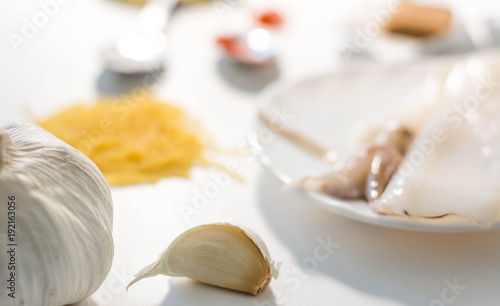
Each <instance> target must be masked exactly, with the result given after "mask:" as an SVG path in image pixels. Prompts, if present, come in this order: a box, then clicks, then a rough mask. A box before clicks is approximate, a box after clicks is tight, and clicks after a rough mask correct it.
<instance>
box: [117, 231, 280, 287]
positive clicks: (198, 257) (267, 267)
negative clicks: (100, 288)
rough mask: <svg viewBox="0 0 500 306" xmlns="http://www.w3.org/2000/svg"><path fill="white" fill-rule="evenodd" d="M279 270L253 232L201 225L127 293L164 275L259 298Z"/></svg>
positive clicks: (141, 273)
mask: <svg viewBox="0 0 500 306" xmlns="http://www.w3.org/2000/svg"><path fill="white" fill-rule="evenodd" d="M279 266H280V263H278V264H275V263H274V261H272V260H271V258H270V256H269V252H268V250H267V247H266V245H265V244H264V242H263V241H262V239H261V238H260V237H259V236H258V235H256V234H255V233H253V232H252V231H250V230H248V229H243V228H241V227H238V226H234V225H231V224H228V223H216V224H208V225H201V226H197V227H194V228H192V229H190V230H187V231H186V232H184V233H183V234H181V235H180V236H179V237H177V238H176V239H175V240H174V242H172V244H171V245H170V246H169V247H168V248H167V249H166V250H165V251H164V252H163V253H162V254H161V255H160V257H159V259H158V260H157V261H156V262H154V263H152V264H150V265H148V266H146V267H145V268H143V269H142V270H141V271H139V273H137V275H136V279H134V280H133V281H132V282H130V284H129V285H128V286H127V289H128V287H130V286H131V285H133V284H134V283H136V282H137V281H139V280H141V279H144V278H148V277H152V276H156V275H158V274H164V275H169V276H182V277H188V278H191V279H193V280H196V281H199V282H202V283H206V284H210V285H213V286H217V287H222V288H227V289H231V290H236V291H242V292H247V293H250V294H254V295H257V294H259V293H260V292H261V291H262V290H264V289H265V288H266V287H267V285H268V284H269V282H270V281H271V278H273V277H274V278H277V277H278V274H279V272H278V269H279Z"/></svg>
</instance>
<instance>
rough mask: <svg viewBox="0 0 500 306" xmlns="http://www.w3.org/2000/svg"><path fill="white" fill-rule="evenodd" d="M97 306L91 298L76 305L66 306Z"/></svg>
mask: <svg viewBox="0 0 500 306" xmlns="http://www.w3.org/2000/svg"><path fill="white" fill-rule="evenodd" d="M98 305H99V304H97V303H96V302H95V301H94V300H93V299H92V297H89V298H87V299H85V300H83V301H81V302H80V303H76V304H70V305H68V306H98Z"/></svg>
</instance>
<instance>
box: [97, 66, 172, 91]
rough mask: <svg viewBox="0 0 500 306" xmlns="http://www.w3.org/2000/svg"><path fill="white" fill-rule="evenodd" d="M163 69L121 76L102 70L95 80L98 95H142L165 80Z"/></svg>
mask: <svg viewBox="0 0 500 306" xmlns="http://www.w3.org/2000/svg"><path fill="white" fill-rule="evenodd" d="M166 74H167V72H166V71H165V70H164V69H160V70H154V71H151V72H148V73H134V74H123V73H116V72H113V71H110V70H107V69H105V70H103V71H102V72H101V74H99V76H98V77H97V80H96V89H97V92H98V93H99V94H100V95H104V96H120V95H123V94H129V93H132V94H136V95H140V94H143V92H142V91H145V90H152V89H154V88H156V87H158V86H159V85H160V84H161V82H162V81H163V80H164V79H165V78H166Z"/></svg>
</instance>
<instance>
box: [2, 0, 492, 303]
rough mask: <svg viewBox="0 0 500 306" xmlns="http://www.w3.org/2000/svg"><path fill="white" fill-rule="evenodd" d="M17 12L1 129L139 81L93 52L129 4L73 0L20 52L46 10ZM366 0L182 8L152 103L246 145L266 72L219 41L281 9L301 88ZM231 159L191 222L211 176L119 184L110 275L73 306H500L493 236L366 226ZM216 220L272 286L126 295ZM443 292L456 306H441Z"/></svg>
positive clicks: (284, 74)
mask: <svg viewBox="0 0 500 306" xmlns="http://www.w3.org/2000/svg"><path fill="white" fill-rule="evenodd" d="M20 2H21V1H15V0H8V1H7V0H6V1H2V3H1V4H0V88H1V94H2V97H1V100H0V120H18V119H22V120H27V119H28V120H33V119H36V118H41V117H43V116H46V115H48V114H50V113H52V112H54V111H57V110H59V109H61V108H62V107H64V106H66V105H70V104H72V103H75V102H78V101H90V100H92V99H94V98H95V97H97V96H98V95H99V92H104V93H106V92H109V90H111V89H115V88H116V87H119V86H118V85H119V84H122V85H123V84H124V83H123V82H125V83H127V84H133V83H134V81H136V79H133V78H132V79H131V78H125V79H123V78H122V79H119V80H118V79H117V78H116V76H113V75H112V74H110V73H108V72H105V71H104V70H103V69H104V66H103V64H102V61H101V58H100V55H99V52H100V50H102V49H103V48H104V47H105V46H106V45H108V44H109V43H110V42H111V41H112V40H113V38H114V37H116V35H117V34H118V33H119V32H120V30H122V29H125V28H127V27H130V26H131V25H132V24H133V20H134V17H135V15H136V14H137V8H136V7H133V6H132V7H131V6H127V5H124V4H121V3H118V2H112V1H105V0H87V1H77V0H69V1H67V3H66V4H64V5H61V6H60V11H59V12H58V13H57V14H56V15H55V16H54V17H51V18H50V20H49V21H48V22H47V24H46V25H44V26H43V27H41V28H40V29H39V31H38V33H36V35H34V37H33V38H30V39H29V41H28V42H27V43H26V44H23V45H21V46H20V47H19V50H18V51H16V50H14V48H13V47H12V46H11V45H10V44H9V40H8V33H20V31H21V28H22V26H23V22H24V21H23V18H28V19H31V18H32V17H33V16H34V14H36V12H38V11H40V7H39V5H38V4H37V3H36V2H27V3H25V2H24V1H23V2H22V3H20ZM481 2H484V4H485V6H479V5H478V3H481ZM362 3H363V1H338V2H337V1H335V2H334V1H320V0H316V1H298V0H294V1H281V2H275V1H273V2H271V1H260V2H251V1H244V0H241V1H236V0H231V1H230V0H226V1H218V2H215V4H214V3H206V4H203V5H196V6H184V7H181V8H180V9H178V10H177V11H176V12H175V14H174V16H173V18H172V20H171V23H170V24H169V26H168V29H167V31H166V33H167V35H168V39H169V54H168V61H167V64H168V65H167V69H166V73H165V77H164V79H163V80H162V81H161V82H160V84H158V86H157V87H156V88H155V94H156V95H157V96H158V97H160V98H162V99H165V100H169V101H172V103H176V104H181V105H182V106H183V107H185V108H187V109H189V110H190V111H191V112H192V113H193V114H195V115H197V116H198V117H200V118H201V119H202V121H203V123H204V124H205V126H206V128H207V130H209V131H210V132H211V133H212V134H213V135H214V137H215V139H216V140H217V142H218V143H219V144H220V145H221V146H224V147H238V146H240V145H244V144H245V136H246V133H247V130H248V128H249V126H250V125H251V122H252V120H253V119H254V113H255V110H256V104H257V102H258V89H259V88H260V85H262V84H260V83H262V81H263V80H265V79H266V78H267V77H269V74H271V75H272V74H273V73H274V72H273V71H271V72H269V71H268V72H266V73H263V72H258V71H250V72H249V71H241V70H238V69H235V68H234V67H230V66H227V65H226V64H225V63H223V62H220V61H219V54H218V52H217V49H216V48H215V45H214V39H215V36H216V35H217V34H219V33H224V32H225V31H228V30H230V29H231V28H233V29H237V28H239V27H242V26H244V24H245V20H246V19H245V15H244V12H245V10H246V9H248V8H254V9H258V8H263V7H264V8H265V7H274V8H279V9H281V11H282V12H283V13H284V15H285V18H286V22H287V23H286V26H285V28H284V29H283V30H282V33H281V38H282V41H281V50H282V52H281V57H280V62H279V68H280V70H279V78H281V79H294V78H299V77H300V76H302V75H306V74H309V73H312V72H314V71H316V70H320V69H327V68H333V67H335V66H336V65H340V64H341V62H342V58H341V56H340V54H339V52H338V44H339V41H340V40H341V31H340V30H339V29H340V26H341V25H342V24H343V23H344V22H345V21H346V20H348V18H349V17H350V16H352V15H353V14H354V13H355V12H356V10H357V8H359V7H360V5H361V4H362ZM453 3H454V8H453V9H454V11H455V12H456V13H457V15H459V16H460V15H461V16H463V15H467V16H469V17H470V16H482V14H488V12H493V10H492V8H494V4H489V3H490V2H489V1H460V2H458V1H453ZM491 3H493V1H491ZM486 4H488V6H486ZM497 9H498V7H497ZM120 82H121V83H120ZM120 86H121V85H120ZM230 159H235V160H236V161H237V163H238V164H239V165H240V166H241V169H242V172H241V174H242V176H244V178H245V180H246V183H243V184H242V183H239V182H237V181H231V182H230V183H229V185H228V186H225V187H220V188H219V191H218V192H217V193H216V195H214V196H213V198H212V199H210V200H209V201H208V204H207V205H206V207H204V208H203V209H200V210H199V211H198V214H197V215H192V216H189V217H186V215H183V213H182V212H181V208H182V207H185V206H186V205H188V206H193V192H195V191H196V190H201V191H202V190H204V188H205V187H206V186H207V185H208V184H213V183H214V182H216V181H215V180H214V179H213V175H214V173H216V172H214V171H213V170H207V169H195V170H193V172H192V179H189V180H187V179H177V178H169V179H164V180H162V181H161V182H159V183H157V184H150V185H140V186H131V187H121V188H113V189H112V192H113V198H114V207H115V218H114V220H115V221H114V238H115V258H114V264H113V268H112V271H111V273H110V275H109V277H108V279H107V280H106V282H105V283H104V284H103V285H102V286H101V288H100V289H99V290H98V291H97V292H96V293H95V294H94V295H93V296H92V297H91V298H90V299H88V300H87V301H85V302H83V303H81V304H80V305H86V306H90V305H120V306H126V305H448V303H447V302H450V304H451V305H499V304H500V290H499V288H500V232H498V231H496V232H485V233H476V234H433V233H418V232H410V231H403V230H394V229H387V228H382V227H377V226H372V225H367V224H362V223H359V222H356V221H352V220H349V219H346V218H343V217H339V216H336V215H334V214H332V213H329V212H326V211H324V210H323V209H321V208H319V207H318V206H317V205H315V204H314V203H312V202H310V200H307V199H304V198H302V197H300V196H299V195H298V194H295V193H294V192H292V191H283V190H281V187H282V186H281V184H280V183H279V182H278V181H277V180H276V179H275V178H274V177H272V176H271V175H270V174H269V173H268V172H266V171H265V170H263V169H262V167H260V165H259V164H258V162H257V161H256V160H255V159H253V158H251V156H249V155H246V156H238V157H232V156H231V157H227V160H230ZM213 221H225V222H232V223H237V224H242V225H245V226H248V227H250V228H252V229H254V230H255V231H256V232H257V233H259V234H260V236H261V237H262V238H263V239H264V241H266V243H267V245H268V248H269V249H270V251H271V254H272V256H273V257H274V258H275V259H276V260H278V261H281V262H283V265H282V268H281V276H280V278H279V279H278V280H276V281H273V282H272V283H271V285H270V287H269V288H268V289H267V290H265V291H264V292H263V293H262V294H261V295H260V296H257V297H253V296H249V295H246V294H240V293H236V292H231V291H228V290H222V289H218V288H214V287H210V286H205V285H201V284H197V283H195V282H192V281H190V280H188V279H184V278H170V277H166V276H158V277H155V278H152V279H147V280H144V281H142V282H140V283H138V284H136V285H134V286H133V287H131V288H130V290H129V291H128V292H126V291H125V286H126V284H127V283H128V282H129V281H130V280H131V279H132V276H133V275H134V274H135V273H136V272H137V271H138V270H139V269H141V268H142V267H143V266H145V265H146V264H149V263H150V262H152V261H154V260H155V259H156V257H157V255H158V254H159V253H160V252H161V251H162V250H163V249H165V248H166V247H167V246H168V244H169V243H170V242H171V241H172V240H173V239H174V238H175V237H176V236H177V235H178V234H180V233H181V232H183V231H184V230H186V229H188V228H190V227H193V226H195V225H198V224H202V223H207V222H213ZM320 239H322V240H325V241H326V240H331V241H333V242H334V243H336V244H338V247H337V248H335V249H334V251H333V252H332V253H331V254H329V256H328V258H326V260H324V261H321V260H318V258H315V257H314V254H315V250H316V249H317V248H318V246H320V245H321V244H320V243H319V242H318V240H320ZM321 254H323V253H321ZM455 280H456V281H457V282H458V283H459V284H460V285H461V286H465V287H466V289H465V290H463V291H459V292H458V294H453V293H451V291H449V290H448V291H447V285H446V281H450V282H451V283H453V282H454V281H455ZM443 292H445V294H446V297H449V298H450V300H448V301H444V300H442V301H441V302H439V301H438V300H439V299H442V293H443Z"/></svg>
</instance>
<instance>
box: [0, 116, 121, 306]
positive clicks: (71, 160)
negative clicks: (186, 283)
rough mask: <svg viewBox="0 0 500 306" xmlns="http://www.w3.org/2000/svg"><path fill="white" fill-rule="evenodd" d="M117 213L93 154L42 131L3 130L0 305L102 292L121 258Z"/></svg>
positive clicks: (67, 300) (2, 126)
mask: <svg viewBox="0 0 500 306" xmlns="http://www.w3.org/2000/svg"><path fill="white" fill-rule="evenodd" d="M112 209H113V208H112V200H111V194H110V190H109V186H108V184H107V183H106V181H105V179H104V177H103V175H102V174H101V172H100V171H99V169H98V168H97V166H96V165H95V164H94V163H93V162H92V161H91V160H90V159H88V158H87V157H86V156H85V155H83V154H82V153H80V152H79V151H77V150H76V149H75V148H73V147H71V146H69V145H68V144H66V143H64V142H63V141H61V140H59V139H58V138H56V137H54V136H53V135H52V134H50V133H48V132H46V131H45V130H43V129H41V128H40V127H37V126H36V125H34V124H30V123H13V122H10V123H0V249H1V253H2V255H1V256H0V273H2V277H1V281H0V284H2V290H1V291H0V305H2V306H4V305H28V306H31V305H40V306H45V305H46V306H54V305H66V304H71V303H76V302H79V301H82V300H83V299H85V298H86V297H88V296H90V295H91V294H92V293H94V292H95V291H96V290H97V288H98V287H99V286H100V285H101V284H102V282H103V281H104V279H105V278H106V276H107V274H108V273H109V270H110V268H111V262H112V259H113V238H112V222H113V210H112ZM9 251H10V253H9ZM6 252H7V253H6ZM6 254H7V255H8V256H5V255H6ZM6 277H7V278H6ZM6 280H7V283H5V281H6ZM5 284H6V286H4V285H5ZM6 287H7V289H6Z"/></svg>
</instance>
